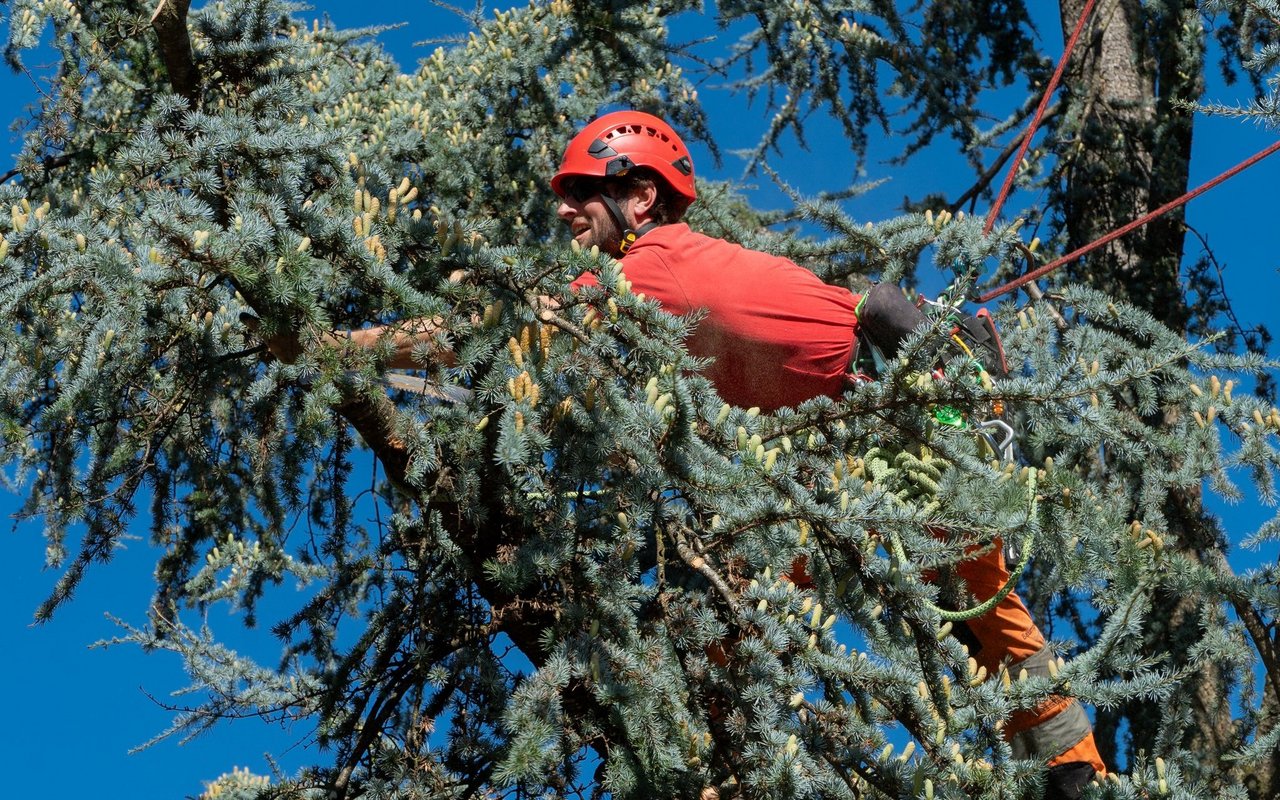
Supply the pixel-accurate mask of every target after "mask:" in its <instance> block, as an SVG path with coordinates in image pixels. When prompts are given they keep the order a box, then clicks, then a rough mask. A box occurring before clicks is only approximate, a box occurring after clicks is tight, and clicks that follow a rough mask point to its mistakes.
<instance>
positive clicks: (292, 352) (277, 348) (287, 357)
mask: <svg viewBox="0 0 1280 800" xmlns="http://www.w3.org/2000/svg"><path fill="white" fill-rule="evenodd" d="M240 322H242V323H243V324H244V326H245V327H246V328H248V329H249V330H250V331H252V332H253V333H254V334H257V335H259V336H260V338H262V341H263V344H265V345H266V346H267V349H268V350H270V351H271V355H273V356H275V357H276V358H277V359H279V360H280V361H283V362H284V363H286V364H292V363H293V362H295V361H297V360H298V356H300V355H302V344H301V343H300V342H299V341H298V337H297V336H295V335H293V334H289V335H287V336H267V337H261V334H260V331H261V330H262V320H260V319H258V318H257V317H255V316H254V315H253V314H250V313H248V312H241V313H240Z"/></svg>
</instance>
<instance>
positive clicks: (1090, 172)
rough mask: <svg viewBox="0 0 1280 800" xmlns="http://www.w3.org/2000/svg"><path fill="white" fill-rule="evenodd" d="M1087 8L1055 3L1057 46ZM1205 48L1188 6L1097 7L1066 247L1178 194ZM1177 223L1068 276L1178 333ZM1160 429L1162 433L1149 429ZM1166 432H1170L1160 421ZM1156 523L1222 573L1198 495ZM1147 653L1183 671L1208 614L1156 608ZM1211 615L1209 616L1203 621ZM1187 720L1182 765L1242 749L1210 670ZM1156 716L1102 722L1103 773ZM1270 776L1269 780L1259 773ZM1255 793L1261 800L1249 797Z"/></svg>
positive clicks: (1184, 601) (1072, 156) (1227, 768)
mask: <svg viewBox="0 0 1280 800" xmlns="http://www.w3.org/2000/svg"><path fill="white" fill-rule="evenodd" d="M1084 5H1085V0H1062V2H1061V3H1060V14H1061V20H1062V25H1063V29H1064V36H1065V35H1066V34H1068V33H1069V32H1070V31H1071V29H1072V28H1073V26H1074V25H1075V23H1076V20H1077V19H1078V17H1079V15H1080V13H1081V10H1082V8H1083V7H1084ZM1203 69H1204V34H1203V26H1202V22H1201V20H1200V18H1199V15H1198V11H1197V9H1196V5H1195V3H1194V2H1191V1H1190V0H1181V2H1176V3H1169V4H1167V5H1166V6H1165V7H1164V8H1163V9H1161V8H1157V7H1155V6H1154V5H1153V4H1143V3H1141V2H1139V0H1099V2H1097V4H1096V6H1095V8H1094V11H1093V17H1092V19H1091V22H1090V25H1089V27H1088V28H1087V29H1086V34H1085V36H1084V37H1083V39H1082V42H1081V44H1080V45H1079V47H1078V49H1077V51H1076V52H1075V53H1074V54H1073V56H1072V59H1071V62H1070V67H1069V71H1068V77H1067V79H1066V80H1065V81H1064V84H1065V85H1066V86H1068V87H1069V89H1068V96H1067V98H1066V101H1067V103H1066V105H1067V109H1066V112H1065V113H1064V114H1063V121H1062V122H1061V123H1060V128H1059V130H1060V133H1061V135H1062V136H1063V141H1064V145H1063V151H1062V153H1061V156H1062V158H1063V162H1064V166H1063V171H1062V174H1063V178H1064V186H1063V189H1062V191H1063V195H1064V196H1063V198H1062V199H1063V201H1064V202H1063V203H1062V208H1063V209H1064V212H1063V213H1064V218H1063V220H1062V222H1063V225H1064V229H1065V231H1066V232H1067V235H1068V242H1067V244H1066V247H1067V248H1068V249H1074V248H1076V247H1079V246H1081V245H1084V244H1087V243H1089V242H1090V241H1092V240H1093V239H1095V238H1097V237H1099V236H1101V235H1103V234H1105V233H1107V232H1108V231H1110V230H1113V229H1114V228H1117V227H1119V226H1120V225H1123V224H1124V223H1126V222H1129V221H1130V220H1132V219H1134V218H1136V217H1138V216H1140V215H1142V214H1144V213H1146V212H1147V211H1150V210H1152V209H1154V208H1156V207H1158V206H1160V205H1162V204H1164V203H1166V202H1168V201H1169V200H1172V199H1174V198H1176V197H1178V196H1179V195H1181V194H1182V193H1184V192H1185V191H1186V189H1187V184H1188V174H1189V168H1190V160H1191V137H1192V116H1191V114H1190V112H1188V111H1187V110H1186V108H1185V107H1184V106H1181V105H1179V103H1181V102H1194V101H1195V100H1197V99H1198V98H1199V97H1200V94H1201V92H1202V91H1203ZM1184 238H1185V236H1184V226H1183V216H1182V212H1181V211H1180V210H1179V211H1176V212H1173V213H1171V214H1167V215H1165V216H1164V217H1162V218H1160V219H1159V220H1157V221H1155V222H1152V223H1151V224H1150V225H1148V226H1147V227H1146V228H1145V229H1143V230H1141V231H1139V232H1137V233H1134V234H1130V235H1129V236H1128V237H1124V238H1121V239H1118V240H1116V241H1115V242H1113V243H1111V244H1110V245H1109V246H1107V247H1106V248H1105V249H1100V250H1098V251H1095V252H1094V254H1092V255H1090V256H1089V257H1088V258H1087V260H1086V261H1085V262H1084V263H1083V264H1081V265H1077V266H1076V267H1075V275H1074V277H1075V278H1076V279H1077V280H1080V281H1083V282H1085V283H1088V284H1091V285H1093V286H1096V287H1098V288H1100V289H1102V290H1104V291H1106V292H1108V293H1110V294H1112V295H1113V296H1115V297H1119V298H1122V299H1124V300H1126V301H1128V302H1130V303H1133V304H1134V305H1137V306H1139V307H1142V308H1145V309H1146V310H1147V311H1148V312H1150V313H1151V314H1153V315H1154V316H1155V317H1156V318H1157V319H1159V320H1161V321H1162V322H1164V323H1165V324H1166V325H1168V326H1170V327H1171V328H1173V329H1175V330H1185V329H1186V326H1187V324H1188V321H1189V319H1190V315H1189V313H1188V308H1187V304H1186V299H1185V297H1184V294H1183V286H1182V281H1181V262H1182V256H1183V243H1184ZM1156 421H1159V420H1156ZM1165 421H1166V422H1167V421H1168V420H1165ZM1164 513H1165V516H1166V519H1167V521H1168V525H1169V533H1170V534H1173V536H1172V537H1170V538H1171V539H1175V540H1176V545H1175V546H1176V547H1177V548H1178V550H1179V551H1180V552H1181V554H1182V555H1184V556H1186V557H1189V558H1192V559H1194V560H1196V561H1199V562H1201V563H1209V564H1213V563H1218V562H1219V561H1220V560H1221V556H1222V554H1223V553H1224V552H1225V550H1226V546H1227V545H1226V542H1225V539H1224V537H1223V535H1222V531H1221V528H1220V527H1219V525H1218V524H1217V523H1216V521H1215V520H1213V519H1212V518H1211V517H1210V516H1208V515H1207V514H1206V513H1205V511H1204V508H1203V504H1202V498H1201V496H1200V493H1199V492H1198V491H1185V492H1176V493H1171V494H1170V496H1169V497H1168V499H1167V501H1166V504H1165V509H1164ZM1155 608H1156V611H1155V614H1154V615H1153V619H1152V620H1151V624H1150V626H1149V629H1150V631H1151V633H1150V634H1149V638H1148V643H1147V645H1148V648H1149V650H1150V651H1151V652H1167V653H1171V654H1174V657H1175V658H1177V657H1180V656H1181V655H1182V654H1185V653H1186V652H1187V648H1186V646H1185V642H1186V641H1187V640H1188V637H1189V636H1190V637H1191V638H1192V639H1193V638H1194V635H1195V633H1196V629H1197V626H1199V625H1200V624H1203V623H1204V622H1205V620H1204V618H1203V613H1204V612H1205V609H1204V608H1202V607H1201V605H1200V602H1199V601H1198V600H1197V599H1196V598H1192V597H1177V598H1174V597H1164V598H1158V599H1157V602H1156V603H1155ZM1208 613H1209V614H1210V615H1211V616H1215V615H1218V614H1219V613H1220V612H1219V610H1218V609H1211V610H1209V611H1208ZM1182 691H1183V692H1184V694H1185V699H1186V700H1187V702H1188V706H1189V708H1191V709H1192V719H1191V720H1190V723H1189V725H1188V726H1187V729H1186V731H1185V732H1184V734H1183V736H1182V744H1183V745H1184V746H1186V747H1187V748H1189V749H1190V750H1191V751H1192V752H1199V753H1204V754H1206V758H1211V757H1212V756H1210V755H1209V754H1215V753H1218V754H1220V753H1226V752H1229V751H1230V750H1231V749H1232V748H1233V747H1234V746H1235V745H1236V744H1238V742H1237V741H1236V739H1237V737H1238V735H1239V734H1238V732H1237V731H1236V730H1235V728H1234V726H1233V725H1232V721H1231V687H1230V685H1229V681H1228V678H1227V676H1226V675H1225V674H1224V672H1223V670H1222V669H1221V668H1220V667H1218V666H1217V665H1215V664H1208V665H1205V666H1204V667H1203V668H1201V669H1200V670H1199V671H1198V673H1197V674H1196V675H1195V677H1193V678H1192V679H1190V680H1189V681H1188V682H1187V684H1186V685H1184V687H1183V688H1182ZM1159 719H1160V714H1159V712H1158V710H1157V709H1154V708H1151V707H1150V706H1149V705H1148V704H1142V703H1130V704H1126V705H1124V706H1122V707H1120V708H1116V709H1112V710H1099V711H1098V713H1097V725H1096V733H1097V736H1098V740H1099V748H1100V750H1101V752H1102V755H1103V757H1104V759H1107V760H1108V761H1110V762H1111V763H1116V759H1117V756H1118V754H1119V750H1120V746H1121V745H1120V741H1119V739H1120V737H1121V735H1122V732H1123V731H1124V730H1125V729H1126V727H1127V735H1128V737H1129V742H1128V743H1127V746H1126V747H1125V749H1126V750H1127V751H1128V752H1129V753H1134V752H1136V751H1138V750H1146V752H1147V753H1149V754H1154V753H1157V752H1158V750H1159V748H1160V746H1161V745H1160V740H1161V738H1162V734H1163V735H1164V736H1167V732H1162V731H1160V730H1159V728H1158V726H1159ZM1204 766H1205V768H1206V769H1207V770H1208V771H1210V772H1216V773H1217V774H1218V775H1219V780H1221V781H1222V782H1223V783H1224V784H1227V783H1236V782H1245V780H1246V776H1244V775H1241V774H1238V773H1237V771H1236V770H1235V769H1233V768H1232V767H1231V765H1229V764H1226V763H1216V764H1212V763H1206V764H1205V765H1204ZM1264 771H1266V770H1264ZM1248 783H1249V785H1250V791H1251V792H1253V793H1254V795H1253V796H1256V797H1263V796H1267V795H1266V794H1265V792H1266V791H1268V787H1269V785H1270V783H1271V780H1270V775H1269V774H1266V775H1262V774H1251V775H1249V776H1248ZM1258 792H1262V794H1259V793H1258Z"/></svg>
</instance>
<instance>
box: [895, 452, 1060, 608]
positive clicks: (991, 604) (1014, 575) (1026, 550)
mask: <svg viewBox="0 0 1280 800" xmlns="http://www.w3.org/2000/svg"><path fill="white" fill-rule="evenodd" d="M1027 502H1028V506H1029V508H1030V515H1029V518H1030V519H1034V518H1035V515H1036V510H1037V508H1038V507H1039V506H1038V502H1037V500H1036V470H1034V469H1033V470H1031V471H1030V474H1029V477H1028V478H1027ZM889 543H890V544H891V545H892V547H893V555H894V557H895V558H897V559H898V560H899V561H903V562H905V561H906V560H907V556H906V553H905V552H903V549H902V543H901V542H899V541H898V537H896V536H892V535H890V536H889ZM1034 543H1035V530H1034V529H1031V530H1030V531H1029V532H1028V533H1027V539H1026V541H1025V542H1023V544H1022V551H1023V552H1022V560H1021V561H1020V562H1019V563H1018V567H1017V569H1015V570H1012V571H1011V572H1010V573H1009V579H1008V580H1007V581H1005V582H1004V585H1003V586H1001V587H1000V591H998V592H996V593H995V594H994V595H992V596H991V598H990V599H988V600H986V601H985V602H983V603H980V604H978V605H976V606H974V607H973V608H966V609H962V610H959V611H951V610H949V609H945V608H939V607H938V606H936V605H934V604H933V603H928V606H929V607H930V608H931V609H933V610H934V611H936V612H937V613H938V616H939V617H941V618H942V619H943V620H944V621H946V622H966V621H968V620H971V619H976V618H978V617H981V616H982V615H983V614H986V613H988V612H989V611H991V609H993V608H995V607H996V606H997V605H999V604H1000V602H1001V601H1002V600H1004V599H1005V598H1006V597H1008V596H1009V593H1010V592H1012V591H1013V587H1014V586H1016V585H1017V583H1018V577H1019V576H1020V575H1022V572H1023V570H1025V569H1026V568H1027V564H1028V563H1030V561H1031V549H1032V545H1033V544H1034ZM926 602H928V601H926Z"/></svg>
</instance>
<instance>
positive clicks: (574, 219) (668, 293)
mask: <svg viewBox="0 0 1280 800" xmlns="http://www.w3.org/2000/svg"><path fill="white" fill-rule="evenodd" d="M551 188H552V190H553V191H554V192H555V193H556V194H557V196H559V198H560V205H559V207H558V209H557V214H558V216H559V217H560V219H561V220H562V221H563V222H564V223H565V224H566V225H568V226H569V228H570V231H571V233H572V235H573V237H574V240H575V241H577V242H578V243H579V244H580V245H581V246H582V247H584V248H592V247H598V248H599V249H600V250H601V251H602V252H605V253H609V254H610V255H614V256H616V257H618V258H620V259H621V260H622V264H623V268H624V270H625V274H626V279H627V280H628V281H629V282H630V283H631V289H632V291H633V292H637V293H644V294H645V295H646V296H647V297H651V298H653V299H655V300H657V301H658V303H659V304H660V305H661V306H662V308H663V310H665V311H666V312H668V313H671V314H675V315H686V314H699V313H701V314H702V315H703V316H702V318H701V319H700V320H699V322H698V325H697V328H696V329H695V330H694V332H693V333H692V334H691V335H690V336H689V338H688V340H687V346H688V348H689V351H690V353H691V354H693V355H694V356H697V357H700V358H707V359H710V360H711V364H710V366H709V367H708V368H707V369H706V372H705V374H706V375H707V377H708V378H709V379H710V380H711V381H712V383H713V384H714V385H715V386H716V389H717V391H718V393H719V394H720V395H721V397H722V398H724V399H725V400H727V401H728V402H730V403H734V404H736V405H739V406H742V407H751V406H758V407H760V408H761V409H762V410H765V411H773V410H776V409H778V408H781V407H783V406H793V405H797V404H799V403H801V402H803V401H805V400H808V399H810V398H812V397H816V396H818V395H824V394H825V395H829V396H833V397H838V396H839V395H840V394H841V393H842V392H843V390H844V388H845V387H846V385H847V381H848V380H849V379H850V377H851V375H850V373H851V361H852V359H853V356H854V349H855V343H856V341H857V338H858V335H859V321H858V313H857V312H858V310H859V307H860V306H859V302H860V300H861V298H860V297H859V296H857V295H854V294H851V293H850V292H849V291H848V290H846V289H843V288H840V287H837V286H832V285H830V284H826V283H824V282H822V281H821V280H820V279H819V278H818V277H817V276H816V275H814V274H813V273H812V272H810V271H809V270H806V269H804V268H802V267H800V266H798V265H797V264H795V263H794V262H792V261H790V260H788V259H785V258H781V257H778V256H773V255H769V254H767V253H763V252H759V251H754V250H749V249H747V248H744V247H741V246H739V245H737V244H733V243H731V242H728V241H725V240H723V239H716V238H712V237H709V236H705V235H703V234H700V233H696V232H694V231H693V230H691V229H690V228H689V226H688V225H686V224H685V223H683V222H681V219H682V218H683V216H684V213H685V211H686V210H687V209H688V207H689V205H690V204H691V203H692V202H693V201H694V200H695V199H696V197H697V194H696V190H695V188H694V179H693V162H692V160H691V158H690V156H689V151H688V149H687V147H686V146H685V144H684V142H683V141H682V140H681V139H680V137H679V136H678V135H677V134H676V132H675V131H674V130H673V129H672V128H671V127H670V126H669V125H668V124H667V123H666V122H664V121H663V120H661V119H659V118H657V117H655V116H652V115H650V114H645V113H642V112H637V111H619V112H614V113H611V114H606V115H605V116H602V117H600V118H598V119H596V120H594V121H593V122H591V123H590V124H588V125H587V126H586V127H585V128H583V130H582V131H581V132H579V133H578V135H577V136H575V137H574V139H573V140H572V141H571V142H570V143H569V145H568V147H567V148H566V149H565V153H564V157H563V159H562V161H561V165H560V168H559V169H558V170H557V172H556V174H555V176H554V177H553V178H552V179H551ZM596 280H597V279H596V277H595V276H594V275H593V274H591V273H587V274H584V275H582V276H580V277H579V278H578V279H577V280H576V281H574V282H573V284H572V287H573V288H574V289H575V290H578V289H581V288H582V287H585V286H590V285H593V284H595V283H596ZM551 302H554V301H551ZM414 327H415V326H414V325H412V324H411V325H409V326H408V329H410V330H412V329H413V328H414ZM405 330H406V328H405V327H403V326H400V327H398V328H397V330H396V333H395V334H394V342H395V354H394V355H393V357H392V359H391V360H390V362H389V364H390V365H391V366H393V367H406V368H412V367H415V366H418V364H417V362H416V361H415V360H414V358H413V356H412V353H413V351H414V349H415V348H416V347H417V346H418V345H419V344H420V343H422V342H424V341H427V342H432V343H434V344H436V345H437V346H438V342H439V339H438V337H437V334H438V333H439V327H438V322H437V323H432V322H424V321H420V322H419V323H418V325H417V332H416V333H406V332H405ZM386 332H387V329H386V328H382V327H376V328H369V329H365V330H362V331H356V332H353V334H352V336H353V337H354V338H355V339H356V341H357V342H359V343H362V344H372V343H373V342H375V341H376V340H377V339H378V338H380V337H381V336H382V335H384V334H385V333H386ZM438 352H439V354H440V356H441V357H442V358H445V359H446V360H447V359H448V357H449V356H450V355H451V354H449V353H447V352H445V351H438ZM957 573H958V574H959V575H960V577H961V578H963V579H964V580H965V582H966V584H967V587H968V589H969V591H970V592H972V593H973V594H974V595H975V596H977V597H978V598H979V599H985V598H988V597H991V596H994V595H995V594H996V593H997V592H999V591H1000V589H1001V587H1003V586H1004V585H1005V584H1006V583H1007V582H1008V581H1009V579H1010V573H1009V571H1008V569H1007V567H1006V565H1005V561H1004V556H1003V553H1002V548H1001V547H1000V546H999V545H998V543H997V544H996V545H994V546H991V547H989V548H987V549H986V550H985V551H984V552H982V553H981V554H979V555H978V556H976V557H975V558H972V559H970V560H968V561H966V562H964V563H962V564H960V565H959V566H958V567H957ZM791 579H792V580H793V581H795V582H797V583H804V582H806V581H807V580H808V577H807V575H806V574H805V570H804V564H803V562H798V564H797V565H796V566H795V567H793V570H792V575H791ZM958 635H960V636H961V637H962V638H963V640H964V641H965V642H966V644H967V645H968V646H969V648H970V651H971V653H972V654H973V656H974V657H975V659H976V660H977V661H978V664H979V665H980V667H981V668H983V669H985V670H986V671H987V673H988V674H991V675H996V674H997V673H998V672H999V671H1000V670H1001V669H1004V670H1007V671H1008V672H1009V673H1010V674H1012V675H1018V674H1020V673H1021V672H1022V671H1023V670H1025V671H1026V672H1027V673H1028V675H1032V676H1036V675H1049V674H1050V666H1049V662H1050V661H1051V660H1053V658H1054V656H1053V654H1052V652H1051V651H1050V650H1049V649H1048V647H1047V645H1046V643H1045V640H1044V637H1043V636H1042V634H1041V633H1040V631H1039V629H1038V628H1037V627H1036V625H1035V623H1034V622H1033V621H1032V619H1031V616H1030V614H1029V613H1028V611H1027V608H1026V606H1025V605H1024V604H1023V602H1022V600H1021V599H1020V598H1019V597H1018V595H1017V594H1016V593H1013V592H1010V593H1009V594H1007V596H1005V597H1004V599H1003V600H1002V601H1000V603H999V604H998V605H997V606H996V607H995V608H994V609H993V610H992V611H990V612H988V613H986V614H984V615H982V616H979V617H977V618H974V619H971V620H968V621H967V622H962V623H960V626H959V629H958ZM1005 735H1006V737H1007V738H1008V740H1009V741H1010V743H1011V745H1012V747H1013V751H1014V754H1015V756H1018V757H1024V758H1033V757H1035V758H1044V759H1046V761H1047V763H1048V764H1049V765H1050V771H1049V787H1048V794H1047V795H1046V796H1047V797H1051V798H1072V797H1077V796H1079V793H1080V790H1081V788H1082V787H1083V786H1084V785H1085V784H1086V783H1088V782H1089V780H1091V779H1092V778H1093V777H1094V776H1095V775H1096V774H1098V773H1100V772H1104V771H1105V767H1104V765H1103V762H1102V759H1101V756H1100V755H1099V753H1098V749H1097V746H1096V744H1095V742H1094V739H1093V732H1092V729H1091V727H1090V724H1089V720H1088V718H1087V717H1086V715H1085V713H1084V710H1083V709H1082V708H1081V707H1080V704H1079V703H1078V702H1076V701H1075V700H1073V699H1070V698H1064V697H1059V696H1054V697H1051V698H1050V699H1049V700H1047V701H1046V702H1044V703H1042V704H1041V705H1040V706H1039V707H1037V708H1035V709H1032V710H1029V711H1023V712H1019V713H1017V714H1015V715H1014V716H1013V718H1012V719H1011V720H1010V721H1009V724H1008V725H1007V727H1006V728H1005Z"/></svg>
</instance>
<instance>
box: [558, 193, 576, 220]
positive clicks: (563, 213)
mask: <svg viewBox="0 0 1280 800" xmlns="http://www.w3.org/2000/svg"><path fill="white" fill-rule="evenodd" d="M573 215H574V210H573V206H571V205H569V201H568V200H566V199H564V198H563V197H562V198H560V205H558V206H557V207H556V216H557V217H559V218H560V219H561V220H563V221H564V222H568V221H569V220H571V219H573Z"/></svg>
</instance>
